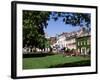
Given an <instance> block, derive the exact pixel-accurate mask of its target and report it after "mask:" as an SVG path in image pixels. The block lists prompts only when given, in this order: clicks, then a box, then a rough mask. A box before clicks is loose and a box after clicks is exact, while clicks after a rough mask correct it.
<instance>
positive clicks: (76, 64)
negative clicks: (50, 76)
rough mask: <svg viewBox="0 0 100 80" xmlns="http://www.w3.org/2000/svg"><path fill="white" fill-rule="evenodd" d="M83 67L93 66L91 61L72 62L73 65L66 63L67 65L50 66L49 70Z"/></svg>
mask: <svg viewBox="0 0 100 80" xmlns="http://www.w3.org/2000/svg"><path fill="white" fill-rule="evenodd" d="M81 66H91V61H90V60H84V61H78V62H72V63H65V64H58V65H55V66H50V67H48V68H60V67H81Z"/></svg>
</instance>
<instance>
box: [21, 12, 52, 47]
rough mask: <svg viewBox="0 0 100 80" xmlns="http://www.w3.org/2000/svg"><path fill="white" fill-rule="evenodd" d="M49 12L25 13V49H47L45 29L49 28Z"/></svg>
mask: <svg viewBox="0 0 100 80" xmlns="http://www.w3.org/2000/svg"><path fill="white" fill-rule="evenodd" d="M49 14H50V13H49V12H40V11H23V47H24V46H25V45H26V44H27V46H28V47H29V46H32V47H38V48H43V47H45V46H44V45H45V36H44V34H45V33H44V27H45V28H46V27H47V20H48V19H49Z"/></svg>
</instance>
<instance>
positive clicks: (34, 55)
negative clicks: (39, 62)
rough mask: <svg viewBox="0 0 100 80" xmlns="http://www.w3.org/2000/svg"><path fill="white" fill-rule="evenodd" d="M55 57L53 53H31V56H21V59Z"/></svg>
mask: <svg viewBox="0 0 100 80" xmlns="http://www.w3.org/2000/svg"><path fill="white" fill-rule="evenodd" d="M52 55H55V54H53V53H31V54H23V58H31V57H46V56H52Z"/></svg>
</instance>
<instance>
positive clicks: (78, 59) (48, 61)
mask: <svg viewBox="0 0 100 80" xmlns="http://www.w3.org/2000/svg"><path fill="white" fill-rule="evenodd" d="M89 65H90V58H89V57H83V56H69V57H66V56H65V57H64V56H63V55H61V54H56V55H50V56H44V57H28V58H26V57H25V58H23V69H38V68H54V67H55V68H56V67H74V66H89Z"/></svg>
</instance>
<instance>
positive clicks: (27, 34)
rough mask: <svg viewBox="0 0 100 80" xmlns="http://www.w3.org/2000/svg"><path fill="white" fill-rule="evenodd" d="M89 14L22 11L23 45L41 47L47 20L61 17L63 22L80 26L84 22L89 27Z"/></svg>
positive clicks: (44, 42) (42, 46) (43, 45)
mask: <svg viewBox="0 0 100 80" xmlns="http://www.w3.org/2000/svg"><path fill="white" fill-rule="evenodd" d="M90 17H91V15H90V14H89V13H69V12H47V11H27V10H24V11H23V47H24V46H25V45H26V44H27V46H28V47H29V46H32V47H38V48H41V49H43V48H44V47H45V44H46V42H47V40H46V38H45V32H44V28H46V27H47V25H48V20H50V19H54V21H57V20H58V19H59V18H62V21H63V22H64V23H65V24H70V25H72V26H81V25H83V24H85V25H86V26H87V27H88V28H89V27H90V23H91V20H90Z"/></svg>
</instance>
